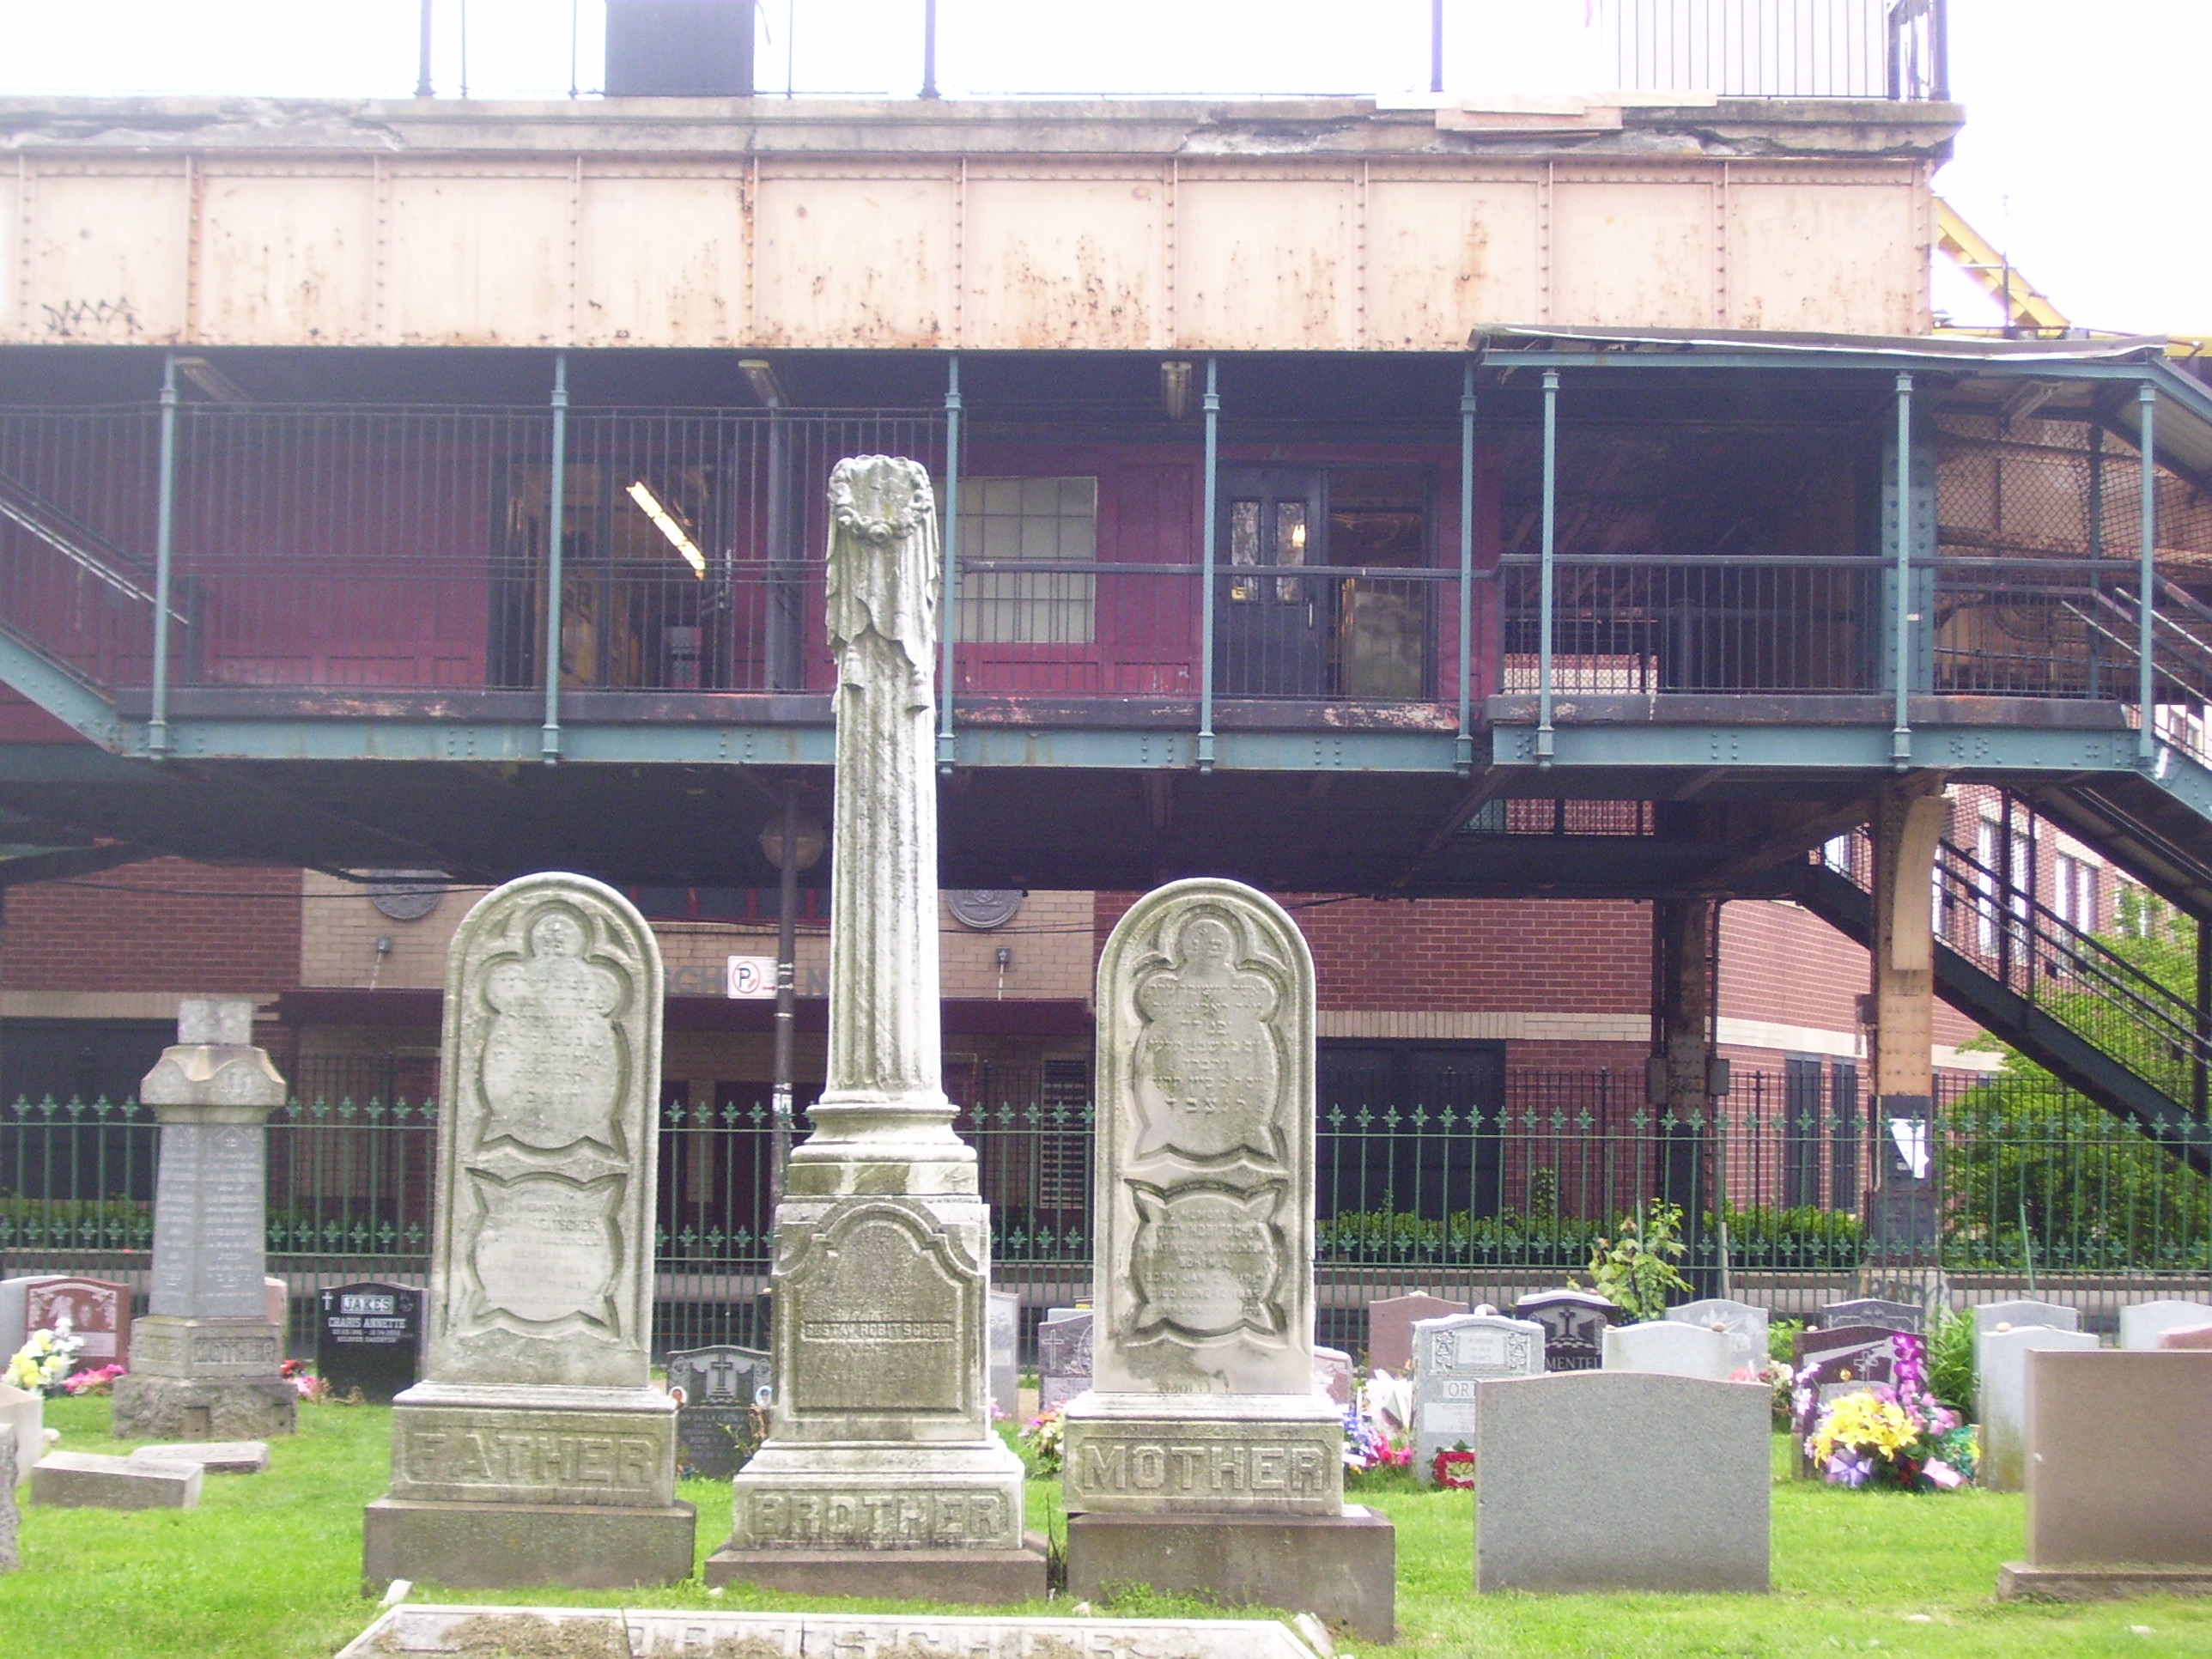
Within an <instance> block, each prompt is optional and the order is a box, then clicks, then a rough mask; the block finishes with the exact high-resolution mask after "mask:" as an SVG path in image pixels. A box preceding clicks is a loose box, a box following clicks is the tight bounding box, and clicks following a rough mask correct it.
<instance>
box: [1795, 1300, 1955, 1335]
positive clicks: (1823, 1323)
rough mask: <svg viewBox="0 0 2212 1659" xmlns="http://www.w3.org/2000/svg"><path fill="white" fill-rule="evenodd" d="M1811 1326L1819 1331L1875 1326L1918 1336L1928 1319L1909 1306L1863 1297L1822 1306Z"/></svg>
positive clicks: (1904, 1303)
mask: <svg viewBox="0 0 2212 1659" xmlns="http://www.w3.org/2000/svg"><path fill="white" fill-rule="evenodd" d="M1814 1324H1815V1325H1816V1326H1817V1327H1818V1328H1820V1329H1822V1330H1840V1329H1841V1328H1844V1326H1846V1325H1878V1326H1880V1327H1881V1328H1883V1329H1884V1330H1891V1331H1910V1332H1911V1333H1912V1334H1914V1335H1915V1336H1917V1335H1919V1334H1920V1333H1921V1332H1922V1331H1923V1330H1924V1329H1925V1328H1926V1327H1927V1316H1926V1315H1925V1314H1923V1312H1922V1311H1921V1310H1920V1308H1919V1307H1918V1306H1917V1305H1916V1304H1913V1303H1911V1302H1893V1301H1891V1300H1889V1299H1888V1298H1887V1297H1879V1296H1863V1297H1857V1298H1855V1299H1854V1300H1851V1301H1849V1302H1830V1303H1827V1304H1824V1305H1823V1306H1822V1307H1821V1309H1820V1317H1819V1318H1818V1319H1817V1320H1815V1321H1814Z"/></svg>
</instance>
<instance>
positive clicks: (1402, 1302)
mask: <svg viewBox="0 0 2212 1659" xmlns="http://www.w3.org/2000/svg"><path fill="white" fill-rule="evenodd" d="M1467 1311H1468V1305H1467V1304H1466V1303H1464V1302H1453V1301H1449V1300H1448V1299H1447V1298H1445V1297H1441V1296H1431V1295H1430V1294H1429V1293H1428V1292H1427V1291H1414V1292H1413V1294H1412V1295H1411V1296H1390V1297H1383V1299H1382V1300H1381V1301H1379V1302H1370V1303H1369V1304H1367V1364H1368V1368H1369V1369H1370V1370H1378V1371H1388V1372H1389V1373H1390V1375H1391V1376H1410V1375H1411V1374H1412V1372H1413V1327H1414V1326H1416V1325H1418V1324H1419V1323H1420V1322H1421V1321H1423V1320H1425V1319H1444V1318H1448V1317H1449V1316H1451V1315H1453V1314H1463V1313H1465V1312H1467Z"/></svg>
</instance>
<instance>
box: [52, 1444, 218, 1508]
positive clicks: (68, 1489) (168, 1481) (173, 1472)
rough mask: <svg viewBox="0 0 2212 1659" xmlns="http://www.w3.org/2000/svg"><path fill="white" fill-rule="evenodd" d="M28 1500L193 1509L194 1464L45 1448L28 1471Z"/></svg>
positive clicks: (197, 1484)
mask: <svg viewBox="0 0 2212 1659" xmlns="http://www.w3.org/2000/svg"><path fill="white" fill-rule="evenodd" d="M31 1502H32V1503H33V1504H38V1505H40V1507H41V1508H45V1509H56V1510H195V1509H197V1508H198V1507H199V1503H200V1466H199V1465H198V1464H197V1463H155V1462H140V1461H138V1460H137V1459H133V1458H129V1457H103V1456H100V1455H99V1454H97V1453H94V1452H48V1453H47V1454H46V1455H45V1456H44V1457H42V1458H40V1460H39V1464H38V1467H37V1468H34V1469H33V1470H32V1471H31Z"/></svg>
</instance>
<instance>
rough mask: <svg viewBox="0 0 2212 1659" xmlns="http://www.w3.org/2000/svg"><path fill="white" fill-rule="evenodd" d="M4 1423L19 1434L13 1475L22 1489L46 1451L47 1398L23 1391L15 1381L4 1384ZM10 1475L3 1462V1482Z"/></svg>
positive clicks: (0, 1412)
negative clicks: (33, 1466) (23, 1483)
mask: <svg viewBox="0 0 2212 1659" xmlns="http://www.w3.org/2000/svg"><path fill="white" fill-rule="evenodd" d="M0 1424H4V1425H7V1426H8V1427H9V1428H10V1429H13V1430H14V1431H15V1469H14V1471H13V1474H14V1475H15V1483H16V1484H17V1485H19V1486H20V1485H21V1484H22V1482H24V1481H26V1480H29V1479H30V1478H31V1465H33V1463H35V1462H38V1461H39V1454H40V1452H42V1451H44V1450H45V1449H46V1396H45V1395H42V1394H36V1393H33V1391H32V1390H31V1389H19V1388H17V1387H16V1386H15V1384H14V1383H0ZM8 1474H9V1469H8V1468H7V1466H6V1465H5V1464H4V1463H0V1480H6V1479H7V1477H8Z"/></svg>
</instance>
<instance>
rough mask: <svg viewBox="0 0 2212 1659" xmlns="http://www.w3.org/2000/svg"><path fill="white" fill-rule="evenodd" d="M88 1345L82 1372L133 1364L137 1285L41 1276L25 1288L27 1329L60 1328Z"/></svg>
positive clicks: (80, 1352)
mask: <svg viewBox="0 0 2212 1659" xmlns="http://www.w3.org/2000/svg"><path fill="white" fill-rule="evenodd" d="M64 1319H66V1320H68V1321H69V1322H70V1334H72V1335H74V1336H75V1337H76V1339H77V1341H78V1342H79V1343H80V1344H81V1345H82V1346H80V1347H79V1348H78V1349H77V1355H76V1364H77V1369H79V1370H94V1369H96V1368H97V1367H99V1366H101V1365H127V1364H130V1363H131V1287H130V1286H129V1285H118V1284H115V1283H113V1282H112V1280H109V1279H68V1278H55V1279H33V1280H32V1281H31V1283H30V1284H28V1285H26V1286H25V1287H24V1290H23V1328H24V1329H25V1331H26V1332H30V1331H49V1330H58V1329H59V1328H60V1325H61V1322H62V1321H63V1320H64Z"/></svg>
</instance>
